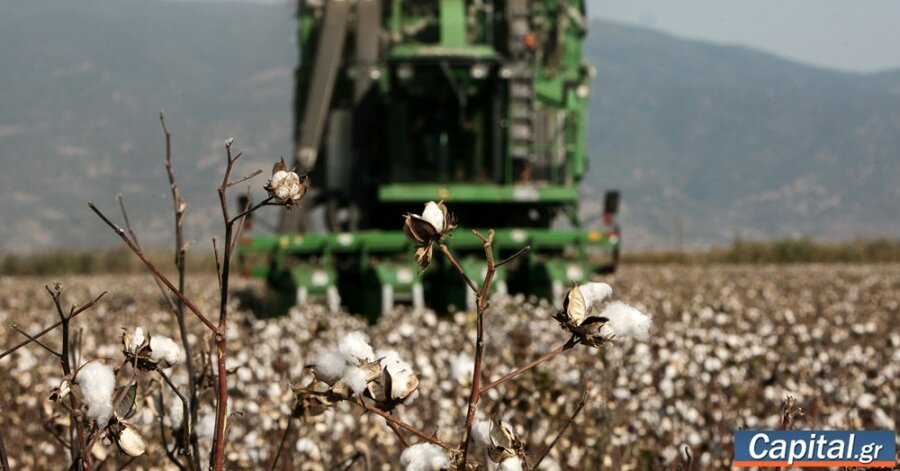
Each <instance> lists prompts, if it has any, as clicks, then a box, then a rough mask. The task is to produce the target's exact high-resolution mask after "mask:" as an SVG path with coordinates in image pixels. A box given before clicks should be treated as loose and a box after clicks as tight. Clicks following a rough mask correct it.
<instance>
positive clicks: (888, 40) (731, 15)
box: [207, 0, 900, 72]
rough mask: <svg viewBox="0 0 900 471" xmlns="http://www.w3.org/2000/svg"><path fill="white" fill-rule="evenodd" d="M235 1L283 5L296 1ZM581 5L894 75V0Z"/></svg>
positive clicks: (614, 0) (626, 0)
mask: <svg viewBox="0 0 900 471" xmlns="http://www.w3.org/2000/svg"><path fill="white" fill-rule="evenodd" d="M207 1H209V0H207ZM214 1H222V0H214ZM224 1H234V0H224ZM237 1H250V2H264V3H279V4H287V3H293V2H294V1H296V0H237ZM587 2H588V12H589V14H590V15H591V16H592V17H594V18H603V19H608V20H614V21H618V22H622V23H627V24H632V25H640V26H645V27H649V28H653V29H657V30H660V31H664V32H667V33H672V34H675V35H677V36H681V37H685V38H692V39H700V40H706V41H713V42H717V43H725V44H737V45H743V46H747V47H751V48H755V49H761V50H764V51H767V52H771V53H774V54H777V55H779V56H782V57H784V58H787V59H791V60H794V61H797V62H802V63H805V64H810V65H816V66H820V67H827V68H831V69H839V70H845V71H853V72H878V71H882V70H889V69H900V0H587Z"/></svg>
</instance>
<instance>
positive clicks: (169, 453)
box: [159, 388, 187, 471]
mask: <svg viewBox="0 0 900 471" xmlns="http://www.w3.org/2000/svg"><path fill="white" fill-rule="evenodd" d="M159 403H160V404H165V402H164V401H163V394H162V388H160V390H159ZM159 440H160V444H161V445H162V448H163V450H165V452H166V458H168V459H169V461H171V462H172V464H174V465H175V466H176V467H177V468H178V469H179V470H181V471H187V468H186V467H185V466H184V463H182V462H181V460H179V459H178V457H177V456H176V455H175V451H174V450H170V449H169V440H168V439H167V438H166V428H165V424H163V415H162V414H161V415H160V416H159Z"/></svg>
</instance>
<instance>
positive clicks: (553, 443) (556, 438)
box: [531, 391, 588, 469]
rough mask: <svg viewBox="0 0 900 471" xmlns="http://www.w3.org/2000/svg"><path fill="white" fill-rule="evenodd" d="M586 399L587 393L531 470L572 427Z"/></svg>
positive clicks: (583, 394)
mask: <svg viewBox="0 0 900 471" xmlns="http://www.w3.org/2000/svg"><path fill="white" fill-rule="evenodd" d="M587 397H588V393H587V391H585V392H584V393H582V394H581V401H579V402H578V405H577V406H576V407H575V411H574V412H572V415H571V416H570V417H569V420H566V423H565V424H563V426H562V428H561V429H559V432H557V433H556V437H554V438H553V441H552V442H550V445H548V446H547V449H545V450H544V452H543V453H541V456H540V458H538V460H537V461H535V463H534V466H532V467H531V469H538V466H540V465H541V462H542V461H544V458H546V457H547V455H548V454H550V451H551V450H553V447H555V446H556V443H557V442H559V439H560V437H562V436H563V434H564V433H566V430H567V429H568V428H569V426H570V425H572V422H575V417H577V416H578V414H579V413H581V410H582V409H584V404H585V403H586V402H587Z"/></svg>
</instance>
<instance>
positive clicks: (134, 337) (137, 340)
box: [128, 327, 144, 352]
mask: <svg viewBox="0 0 900 471" xmlns="http://www.w3.org/2000/svg"><path fill="white" fill-rule="evenodd" d="M143 343H144V329H142V328H140V327H135V328H134V332H132V334H131V343H129V344H128V351H129V352H137V349H138V348H139V347H140V346H141V344H143Z"/></svg>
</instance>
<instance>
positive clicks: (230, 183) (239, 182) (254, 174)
mask: <svg viewBox="0 0 900 471" xmlns="http://www.w3.org/2000/svg"><path fill="white" fill-rule="evenodd" d="M262 172H263V171H262V169H256V170H254V171H253V172H251V173H249V174H247V175H244V176H243V177H241V178H238V179H237V180H232V181H230V182H228V183H227V184H225V188H231V187H233V186H235V185H240V184H241V183H244V182H245V181H247V180H249V179H251V178H253V177H255V176H257V175H259V174H261V173H262Z"/></svg>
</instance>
